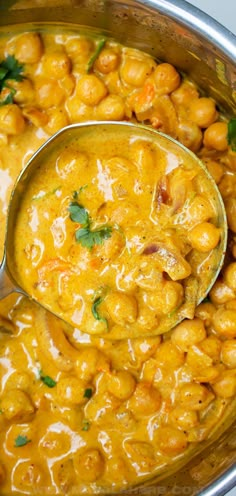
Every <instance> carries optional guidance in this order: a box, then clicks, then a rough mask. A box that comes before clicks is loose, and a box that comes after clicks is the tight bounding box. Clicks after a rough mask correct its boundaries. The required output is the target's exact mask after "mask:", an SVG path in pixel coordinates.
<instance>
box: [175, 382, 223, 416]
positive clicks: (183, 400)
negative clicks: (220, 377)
mask: <svg viewBox="0 0 236 496" xmlns="http://www.w3.org/2000/svg"><path fill="white" fill-rule="evenodd" d="M213 399H214V395H213V394H212V393H211V392H210V391H209V390H208V389H207V388H206V387H205V386H202V385H201V384H195V383H193V382H192V383H188V384H184V385H183V386H182V387H181V389H180V393H179V404H180V406H181V407H183V408H186V410H194V411H198V410H202V409H204V408H205V407H206V406H207V405H208V404H209V403H210V402H211V401H212V400H213Z"/></svg>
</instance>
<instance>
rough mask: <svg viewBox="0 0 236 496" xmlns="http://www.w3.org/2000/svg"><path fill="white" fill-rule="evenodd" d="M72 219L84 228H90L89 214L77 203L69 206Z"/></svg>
mask: <svg viewBox="0 0 236 496" xmlns="http://www.w3.org/2000/svg"><path fill="white" fill-rule="evenodd" d="M69 212H70V219H71V220H73V222H78V224H81V226H83V227H87V226H89V214H88V212H87V210H86V209H85V208H84V207H82V205H80V204H79V203H78V202H77V201H75V202H71V203H70V206H69Z"/></svg>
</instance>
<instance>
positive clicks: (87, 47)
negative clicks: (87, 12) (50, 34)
mask: <svg viewBox="0 0 236 496" xmlns="http://www.w3.org/2000/svg"><path fill="white" fill-rule="evenodd" d="M66 51H67V53H68V54H69V57H70V58H71V59H72V60H73V62H75V63H76V62H79V63H81V62H87V61H88V59H89V58H90V55H91V54H92V52H93V51H94V42H93V40H90V39H88V38H80V37H72V38H69V40H68V41H67V42H66Z"/></svg>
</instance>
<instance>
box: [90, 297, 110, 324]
mask: <svg viewBox="0 0 236 496" xmlns="http://www.w3.org/2000/svg"><path fill="white" fill-rule="evenodd" d="M103 300H104V298H103V297H102V296H99V297H98V298H96V299H95V300H94V302H93V304H92V309H91V310H92V314H93V316H94V318H95V319H96V320H100V322H104V323H105V324H106V326H108V322H107V319H105V317H102V316H101V315H100V314H99V313H98V307H99V305H100V304H101V303H102V302H103Z"/></svg>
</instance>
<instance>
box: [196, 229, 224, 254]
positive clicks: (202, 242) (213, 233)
mask: <svg viewBox="0 0 236 496" xmlns="http://www.w3.org/2000/svg"><path fill="white" fill-rule="evenodd" d="M220 235H221V230H220V229H219V228H217V227H216V226H214V224H211V223H210V222H202V223H201V224H197V225H196V226H195V227H194V228H193V229H191V231H190V232H189V234H188V239H189V241H190V243H191V245H192V247H193V248H194V249H195V250H198V251H200V252H201V253H207V252H208V251H211V250H214V248H215V247H216V246H217V245H218V244H219V241H220Z"/></svg>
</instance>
